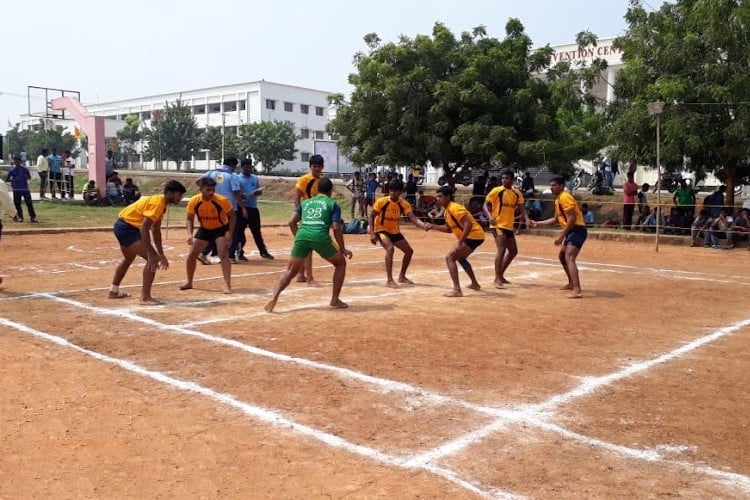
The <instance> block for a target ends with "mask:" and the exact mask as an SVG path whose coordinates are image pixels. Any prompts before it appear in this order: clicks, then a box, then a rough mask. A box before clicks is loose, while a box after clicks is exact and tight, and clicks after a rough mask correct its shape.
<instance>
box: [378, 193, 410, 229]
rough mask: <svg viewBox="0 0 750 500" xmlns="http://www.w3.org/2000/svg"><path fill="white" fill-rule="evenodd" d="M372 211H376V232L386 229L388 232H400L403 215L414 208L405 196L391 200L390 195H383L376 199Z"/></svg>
mask: <svg viewBox="0 0 750 500" xmlns="http://www.w3.org/2000/svg"><path fill="white" fill-rule="evenodd" d="M372 211H373V212H374V213H375V229H374V231H375V232H376V233H379V232H381V231H384V232H386V233H388V234H397V233H399V232H400V227H399V219H400V218H401V216H402V215H409V214H410V213H411V212H412V209H411V204H410V203H409V202H408V201H406V200H404V199H403V198H399V199H398V201H391V197H390V196H383V197H382V198H379V199H378V200H377V201H375V204H374V205H373V206H372Z"/></svg>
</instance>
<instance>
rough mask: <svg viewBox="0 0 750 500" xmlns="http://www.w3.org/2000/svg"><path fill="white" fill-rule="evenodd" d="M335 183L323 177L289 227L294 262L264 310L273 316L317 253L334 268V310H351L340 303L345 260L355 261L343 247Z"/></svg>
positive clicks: (300, 207) (339, 208)
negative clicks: (308, 259) (277, 306)
mask: <svg viewBox="0 0 750 500" xmlns="http://www.w3.org/2000/svg"><path fill="white" fill-rule="evenodd" d="M332 191H333V183H332V182H331V180H330V179H327V178H325V177H322V178H321V179H320V181H319V183H318V193H320V194H318V195H317V196H313V197H312V198H308V199H306V200H303V201H302V202H301V203H300V205H299V206H298V207H297V208H296V209H295V210H294V215H293V216H292V220H290V221H289V227H290V228H291V230H292V234H294V245H293V246H292V252H291V258H290V259H289V265H288V266H287V269H286V271H284V272H283V273H281V276H279V281H278V282H276V287H275V288H274V291H273V297H272V298H271V300H269V301H268V303H266V305H265V310H266V311H268V312H273V309H274V307H276V302H277V301H278V300H279V295H281V292H283V291H284V289H285V288H286V287H288V286H289V283H290V282H291V281H292V278H294V276H296V275H297V273H299V271H300V269H302V267H303V266H304V265H305V259H307V258H308V257H309V256H311V255H312V252H313V251H315V252H317V253H318V255H320V256H321V257H323V258H324V259H326V260H327V261H328V262H330V263H331V264H333V267H334V271H333V291H332V292H331V307H335V308H337V309H345V308H347V307H349V306H348V305H346V303H344V302H342V301H341V300H340V299H339V294H340V293H341V287H342V285H343V284H344V277H345V276H346V259H345V258H344V257H348V258H350V259H351V258H352V252H351V251H349V250H347V249H346V246H345V245H344V231H343V229H342V222H341V207H340V206H339V204H338V203H336V202H335V201H333V200H332V199H331V192H332ZM331 228H333V237H334V238H335V239H336V245H338V248H336V246H334V243H333V241H332V240H331V235H330V233H329V230H330V229H331Z"/></svg>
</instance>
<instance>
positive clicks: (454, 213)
mask: <svg viewBox="0 0 750 500" xmlns="http://www.w3.org/2000/svg"><path fill="white" fill-rule="evenodd" d="M455 192H456V190H455V189H454V188H452V187H450V186H442V187H441V188H439V189H438V190H437V201H438V203H439V204H440V206H441V207H443V208H444V209H445V225H444V226H436V225H432V224H427V229H428V230H430V229H435V230H437V231H440V232H443V233H453V234H454V235H455V236H456V238H458V242H457V243H456V246H455V247H453V248H452V249H451V251H450V252H448V255H446V256H445V263H446V265H447V266H448V273H449V274H450V275H451V280H452V281H453V290H451V291H450V292H447V293H445V294H444V295H445V296H446V297H463V295H464V294H463V292H462V291H461V283H460V282H459V280H458V266H457V265H456V262H458V263H459V264H461V267H463V268H464V271H466V274H468V275H469V278H470V279H471V285H469V288H471V289H472V290H479V289H480V288H481V287H480V286H479V282H477V277H476V276H475V275H474V270H473V269H472V268H471V264H469V261H468V260H467V259H468V257H469V255H471V254H472V253H473V252H474V250H476V249H477V247H479V245H481V244H482V243H484V230H482V226H480V225H479V223H478V222H477V220H476V219H475V218H474V217H473V216H472V215H471V214H470V213H469V211H468V210H466V207H464V206H463V205H461V204H459V203H456V202H455V201H453V197H454V194H455Z"/></svg>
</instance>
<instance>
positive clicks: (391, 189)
mask: <svg viewBox="0 0 750 500" xmlns="http://www.w3.org/2000/svg"><path fill="white" fill-rule="evenodd" d="M403 190H404V183H403V182H402V181H400V180H398V179H393V180H392V181H391V182H390V183H389V184H388V196H383V197H382V198H380V199H378V200H376V201H375V203H374V204H373V206H372V211H371V212H370V220H369V224H368V225H367V232H368V233H369V234H370V241H372V244H373V245H375V244H377V243H378V241H379V242H380V244H381V245H382V246H383V248H385V274H386V277H387V279H388V281H387V283H386V286H389V287H391V288H399V286H400V285H399V283H408V284H413V281H411V280H410V279H409V278H407V277H406V270H407V269H409V263H410V262H411V257H412V255H414V250H412V248H411V246H410V245H409V242H408V241H406V238H404V235H403V234H401V228H400V225H399V219H401V216H402V215H405V216H406V217H408V218H409V220H410V221H412V223H413V224H414V225H416V226H418V227H421V228H422V229H425V230H426V229H427V224H425V223H424V222H422V221H421V220H419V219H418V218H417V216H416V215H414V212H413V211H412V208H411V204H409V202H408V201H406V200H402V199H401V192H402V191H403ZM396 248H398V249H399V250H401V251H402V252H404V259H403V260H402V261H401V272H400V273H399V275H398V283H396V282H395V281H394V280H393V253H394V251H395V249H396Z"/></svg>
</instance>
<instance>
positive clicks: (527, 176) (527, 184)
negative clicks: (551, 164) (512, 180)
mask: <svg viewBox="0 0 750 500" xmlns="http://www.w3.org/2000/svg"><path fill="white" fill-rule="evenodd" d="M535 191H536V187H535V186H534V178H533V177H532V176H531V172H529V171H528V170H527V171H526V172H525V173H524V174H523V180H522V181H521V192H522V193H523V195H524V196H534V192H535Z"/></svg>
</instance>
